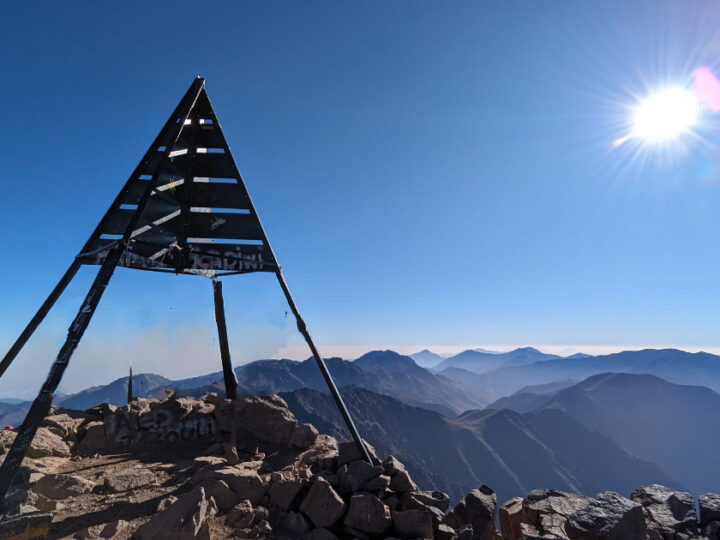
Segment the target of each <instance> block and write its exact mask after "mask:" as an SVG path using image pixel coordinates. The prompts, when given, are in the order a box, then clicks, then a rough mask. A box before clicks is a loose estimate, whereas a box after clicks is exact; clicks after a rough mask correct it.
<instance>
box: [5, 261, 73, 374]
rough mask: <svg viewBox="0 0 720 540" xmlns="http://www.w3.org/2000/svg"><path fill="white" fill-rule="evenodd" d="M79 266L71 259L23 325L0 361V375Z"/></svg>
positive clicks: (41, 320)
mask: <svg viewBox="0 0 720 540" xmlns="http://www.w3.org/2000/svg"><path fill="white" fill-rule="evenodd" d="M80 266H82V265H81V264H80V263H79V262H78V261H77V259H76V260H73V262H72V264H71V265H70V268H68V269H67V271H66V272H65V274H64V275H63V277H62V278H60V281H58V284H57V285H55V288H54V289H53V290H52V292H51V293H50V294H49V295H48V297H47V299H46V300H45V302H43V305H42V306H40V309H38V310H37V313H35V316H34V317H33V318H32V319H30V322H29V323H28V325H27V326H26V327H25V330H23V332H22V334H20V337H18V338H17V340H16V341H15V343H13V346H12V347H10V350H9V351H8V352H7V354H6V355H5V356H4V357H3V359H2V362H0V377H2V376H3V374H4V373H5V371H6V370H7V369H8V368H9V367H10V364H12V362H13V360H15V357H16V356H17V355H18V353H19V352H20V351H21V350H22V348H23V347H24V346H25V343H27V341H28V339H30V336H32V335H33V333H34V332H35V330H36V329H37V327H38V326H40V323H41V322H43V319H44V318H45V316H46V315H47V314H48V312H49V311H50V310H51V309H52V307H53V306H54V305H55V302H57V299H58V298H60V295H61V294H62V293H63V291H64V290H65V288H66V287H67V286H68V285H69V284H70V282H71V281H72V279H73V278H74V277H75V274H77V271H78V270H79V269H80Z"/></svg>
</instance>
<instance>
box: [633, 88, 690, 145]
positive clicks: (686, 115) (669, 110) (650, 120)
mask: <svg viewBox="0 0 720 540" xmlns="http://www.w3.org/2000/svg"><path fill="white" fill-rule="evenodd" d="M699 111H700V102H699V100H698V98H697V97H696V96H695V94H694V93H693V92H692V91H691V90H688V89H686V88H682V87H680V86H672V87H668V88H664V89H662V90H659V91H657V92H656V93H654V94H651V95H650V96H648V97H647V98H645V99H644V100H642V101H640V102H639V103H638V104H637V106H636V107H635V108H634V110H633V117H632V131H631V134H630V137H632V138H637V139H640V140H642V141H645V142H648V143H651V144H660V143H664V142H667V141H669V140H671V139H674V138H676V137H678V136H679V135H682V134H684V133H688V132H689V131H690V130H691V129H692V128H693V127H694V126H695V125H696V123H697V120H698V113H699Z"/></svg>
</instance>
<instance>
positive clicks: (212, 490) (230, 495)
mask: <svg viewBox="0 0 720 540" xmlns="http://www.w3.org/2000/svg"><path fill="white" fill-rule="evenodd" d="M200 485H201V486H202V487H203V488H204V489H205V496H206V497H208V498H210V497H212V498H213V499H214V500H215V504H216V505H217V507H218V510H219V511H220V512H225V511H226V510H229V509H230V508H232V507H233V506H235V503H236V502H237V499H238V497H237V495H236V494H235V492H234V491H233V490H232V489H230V487H229V486H228V485H227V484H226V483H225V482H224V481H222V480H213V481H209V482H205V483H203V484H200Z"/></svg>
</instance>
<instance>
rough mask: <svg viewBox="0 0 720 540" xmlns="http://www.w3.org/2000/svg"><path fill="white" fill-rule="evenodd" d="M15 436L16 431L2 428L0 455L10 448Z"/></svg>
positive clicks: (0, 432)
mask: <svg viewBox="0 0 720 540" xmlns="http://www.w3.org/2000/svg"><path fill="white" fill-rule="evenodd" d="M15 437H17V432H16V431H11V430H9V429H3V430H1V431H0V455H2V454H5V453H7V451H8V450H10V447H11V446H12V444H13V442H14V441H15Z"/></svg>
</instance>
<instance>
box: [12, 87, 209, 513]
mask: <svg viewBox="0 0 720 540" xmlns="http://www.w3.org/2000/svg"><path fill="white" fill-rule="evenodd" d="M204 84H205V81H204V79H201V78H199V77H198V78H197V79H195V80H194V81H193V83H192V84H191V85H190V88H189V89H188V91H187V92H186V93H185V96H183V99H182V100H181V101H180V103H179V104H178V106H177V107H176V108H175V110H174V111H173V114H172V116H171V117H170V119H169V120H168V121H167V122H166V123H165V126H164V127H163V129H162V131H161V132H160V133H159V134H158V136H157V137H156V138H155V141H154V142H153V144H152V145H151V146H150V148H149V149H148V151H147V152H146V153H145V156H144V157H143V160H142V161H141V162H140V163H139V164H138V166H137V167H136V168H135V171H134V172H133V174H132V175H131V177H130V178H131V179H132V178H134V177H135V176H136V175H137V174H140V171H141V170H142V168H143V167H145V166H146V164H147V163H148V162H150V159H151V156H152V155H154V153H155V152H158V151H160V150H159V149H158V148H157V147H158V144H159V143H160V142H164V143H165V144H163V145H162V146H163V149H162V154H161V157H160V161H159V162H158V163H157V165H156V167H155V169H154V170H153V173H152V177H151V178H150V181H149V182H148V183H147V186H146V187H145V191H144V192H143V195H142V197H141V198H140V200H139V201H138V204H137V206H136V208H135V213H134V214H132V217H131V218H130V220H129V222H128V223H127V225H126V226H125V229H124V232H123V235H122V240H121V241H118V242H116V243H114V244H113V247H112V248H111V249H109V251H108V253H107V255H106V257H105V260H104V261H103V263H102V266H101V267H100V270H99V271H98V273H97V276H96V277H95V280H94V281H93V284H92V286H91V287H90V290H89V291H88V293H87V295H86V296H85V300H84V302H83V304H82V306H81V307H80V310H79V311H78V314H77V315H76V317H75V320H74V321H73V323H72V324H71V325H70V328H69V329H68V335H67V338H66V339H65V343H64V344H63V346H62V347H61V348H60V352H59V353H58V356H57V358H56V359H55V362H53V364H52V366H51V367H50V373H49V374H48V377H47V379H46V381H45V383H44V384H43V386H42V388H41V389H40V393H39V394H38V396H37V397H36V398H35V401H34V402H33V404H32V406H31V407H30V410H29V411H28V414H27V416H26V417H25V420H24V421H23V424H22V426H21V428H20V430H19V432H18V435H17V437H15V440H14V441H13V444H12V446H11V448H10V451H9V452H8V453H7V455H6V457H5V461H4V462H3V464H2V466H0V512H4V499H5V495H6V494H7V491H8V489H10V485H11V484H12V481H13V478H14V477H15V474H16V473H17V470H18V469H19V467H20V464H21V463H22V460H23V458H24V457H25V453H26V452H27V449H28V448H29V446H30V443H31V442H32V440H33V437H34V436H35V433H36V432H37V430H38V427H39V426H40V423H41V422H42V421H43V419H44V418H45V417H46V416H47V414H48V413H49V412H50V406H51V405H52V397H53V392H55V390H56V389H57V387H58V385H59V384H60V381H61V379H62V376H63V373H64V372H65V369H66V368H67V366H68V363H69V362H70V358H71V356H72V354H73V352H75V349H76V348H77V346H78V343H79V342H80V339H81V338H82V336H83V334H84V333H85V330H86V329H87V327H88V324H90V319H92V316H93V314H94V313H95V309H96V308H97V305H98V303H99V302H100V298H101V297H102V295H103V293H104V292H105V287H107V284H108V282H109V281H110V278H111V277H112V275H113V272H114V271H115V268H116V267H117V265H118V263H119V262H120V257H121V256H122V255H123V253H125V250H126V249H127V245H128V242H129V241H130V238H131V235H132V232H133V231H134V230H135V227H136V225H137V223H138V221H139V219H140V215H141V214H142V212H143V210H144V208H145V206H146V204H147V202H148V200H149V199H150V196H151V195H152V193H153V191H154V189H155V186H156V185H157V182H158V179H159V177H160V172H161V171H162V169H163V167H164V166H165V163H166V162H167V160H168V158H169V155H170V152H171V151H172V148H173V147H174V146H175V144H176V143H177V140H178V138H179V137H180V133H181V131H182V129H183V126H184V125H185V120H186V119H187V117H188V115H189V114H190V111H191V110H192V108H193V106H194V104H195V101H196V100H197V98H198V96H199V95H200V91H201V90H202V88H203V86H204ZM129 182H130V180H128V184H129ZM126 185H127V184H126ZM121 200H122V193H121V194H120V195H118V197H117V198H116V199H115V202H114V203H113V207H115V206H116V205H118V204H120V201H121ZM106 218H107V214H106V217H105V218H103V220H102V221H101V222H100V224H99V225H98V227H97V228H96V230H95V232H93V234H92V235H91V237H90V240H89V241H88V244H90V241H91V240H92V239H93V238H94V237H95V236H96V235H98V234H99V231H100V229H101V225H102V223H103V222H104V221H105V219H106ZM87 247H88V246H87V245H86V248H87ZM85 251H87V249H83V252H85ZM76 262H77V261H76ZM72 270H73V266H71V267H70V269H69V270H68V271H67V272H66V273H65V276H63V278H62V279H61V280H60V283H58V285H57V286H56V287H55V290H53V292H52V293H51V295H50V297H49V298H48V300H46V302H45V304H47V310H49V309H50V307H52V304H53V303H54V302H55V300H57V297H58V296H59V295H60V293H61V292H62V290H63V289H64V288H65V286H67V283H69V282H70V279H72V277H73V276H74V274H75V272H76V271H77V268H75V269H74V271H72ZM45 304H43V308H44V307H45ZM45 313H47V311H45V312H43V310H42V308H41V310H40V311H39V312H38V314H37V315H36V316H35V317H34V318H33V320H32V321H31V323H30V325H28V329H31V331H29V332H28V336H27V337H29V336H30V334H32V330H34V329H35V327H36V326H37V325H38V324H40V321H41V320H42V318H43V317H44V316H45ZM35 319H38V321H37V323H36V324H35V327H33V322H35ZM28 329H26V332H27V331H28ZM21 337H22V336H21ZM26 340H27V338H26ZM18 341H19V340H18ZM23 343H24V342H23ZM20 346H22V344H21V345H20ZM18 350H19V349H18ZM10 361H12V358H11V359H10Z"/></svg>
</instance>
